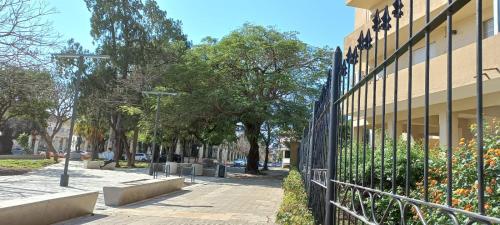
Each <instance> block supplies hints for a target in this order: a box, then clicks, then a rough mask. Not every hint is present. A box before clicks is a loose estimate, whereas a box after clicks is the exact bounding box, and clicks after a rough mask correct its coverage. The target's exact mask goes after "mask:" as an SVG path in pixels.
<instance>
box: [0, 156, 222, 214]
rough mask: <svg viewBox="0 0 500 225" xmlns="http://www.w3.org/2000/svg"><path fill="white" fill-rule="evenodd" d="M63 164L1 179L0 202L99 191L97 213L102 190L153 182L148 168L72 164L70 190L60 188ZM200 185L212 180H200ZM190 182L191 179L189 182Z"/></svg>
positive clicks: (78, 162)
mask: <svg viewBox="0 0 500 225" xmlns="http://www.w3.org/2000/svg"><path fill="white" fill-rule="evenodd" d="M63 166H64V163H63V162H61V163H58V164H54V165H51V166H48V167H45V168H43V169H40V170H36V171H32V172H29V173H26V174H22V175H13V176H0V193H1V194H0V202H1V201H3V200H11V199H18V198H26V197H31V196H38V195H45V194H52V193H60V192H68V191H78V190H79V191H99V198H98V199H97V204H96V208H95V210H97V211H98V210H105V209H108V208H109V207H108V206H105V205H104V198H103V194H102V187H103V186H112V185H114V184H118V183H121V182H127V181H133V180H141V179H151V176H150V175H148V174H147V169H145V168H133V169H116V170H91V169H84V168H83V162H82V161H70V165H69V170H68V171H69V172H68V173H69V186H68V187H66V188H65V187H61V186H59V179H60V176H61V174H62V173H63ZM196 179H197V182H203V181H204V180H213V179H215V178H213V177H197V178H196ZM188 180H189V179H188Z"/></svg>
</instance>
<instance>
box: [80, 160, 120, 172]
mask: <svg viewBox="0 0 500 225" xmlns="http://www.w3.org/2000/svg"><path fill="white" fill-rule="evenodd" d="M115 165H116V163H114V162H112V163H108V164H106V165H105V166H104V162H103V161H91V160H84V161H83V168H85V169H103V170H114V169H115ZM101 166H102V167H101Z"/></svg>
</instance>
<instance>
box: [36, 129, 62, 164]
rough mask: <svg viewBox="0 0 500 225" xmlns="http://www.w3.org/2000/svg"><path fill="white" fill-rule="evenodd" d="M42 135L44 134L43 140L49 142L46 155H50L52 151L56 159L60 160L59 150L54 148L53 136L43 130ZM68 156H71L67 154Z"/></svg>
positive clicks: (56, 160)
mask: <svg viewBox="0 0 500 225" xmlns="http://www.w3.org/2000/svg"><path fill="white" fill-rule="evenodd" d="M41 136H42V138H43V140H45V143H47V154H46V156H48V157H50V153H51V152H52V154H53V155H54V161H55V162H58V159H59V155H57V152H56V150H55V148H54V145H53V144H52V138H51V137H50V136H49V135H48V134H47V133H45V132H43V133H42V135H41ZM66 157H69V155H67V156H66Z"/></svg>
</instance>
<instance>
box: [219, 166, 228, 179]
mask: <svg viewBox="0 0 500 225" xmlns="http://www.w3.org/2000/svg"><path fill="white" fill-rule="evenodd" d="M217 177H226V166H224V165H217Z"/></svg>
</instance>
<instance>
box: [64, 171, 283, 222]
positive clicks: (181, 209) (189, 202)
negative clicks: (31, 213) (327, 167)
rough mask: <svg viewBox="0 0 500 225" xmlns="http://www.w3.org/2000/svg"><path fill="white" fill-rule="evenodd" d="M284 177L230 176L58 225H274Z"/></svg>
mask: <svg viewBox="0 0 500 225" xmlns="http://www.w3.org/2000/svg"><path fill="white" fill-rule="evenodd" d="M284 175H285V171H282V170H273V171H270V172H269V174H268V175H264V176H251V175H245V174H233V175H232V176H231V177H229V178H224V179H216V180H211V181H204V182H202V183H200V184H194V185H191V186H187V187H185V188H183V190H181V191H178V192H175V193H172V194H168V195H164V196H160V197H157V198H153V199H149V200H146V201H143V202H139V203H135V204H130V205H127V206H123V207H119V208H108V209H105V210H96V211H95V214H94V215H90V216H85V217H81V218H76V219H73V220H69V221H65V222H63V223H60V224H58V225H69V224H124V225H125V224H127V225H147V224H186V225H196V224H200V225H201V224H204V225H209V224H210V225H212V224H213V225H215V224H231V225H239V224H274V221H275V215H276V211H277V210H278V207H279V204H280V202H281V199H282V194H283V193H282V190H281V181H282V178H283V176H284Z"/></svg>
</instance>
